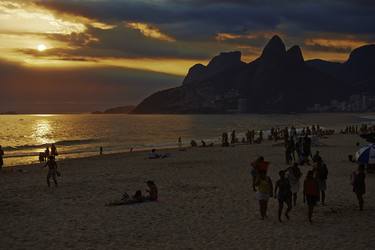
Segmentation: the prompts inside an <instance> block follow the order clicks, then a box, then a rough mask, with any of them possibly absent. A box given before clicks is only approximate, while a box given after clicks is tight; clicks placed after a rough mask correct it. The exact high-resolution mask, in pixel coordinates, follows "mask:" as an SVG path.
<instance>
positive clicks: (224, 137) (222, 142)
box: [221, 132, 229, 147]
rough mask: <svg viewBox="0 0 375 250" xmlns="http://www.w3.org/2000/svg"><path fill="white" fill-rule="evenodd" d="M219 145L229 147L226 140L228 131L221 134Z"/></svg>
mask: <svg viewBox="0 0 375 250" xmlns="http://www.w3.org/2000/svg"><path fill="white" fill-rule="evenodd" d="M221 146H222V147H229V142H228V133H226V132H224V133H223V134H222V135H221Z"/></svg>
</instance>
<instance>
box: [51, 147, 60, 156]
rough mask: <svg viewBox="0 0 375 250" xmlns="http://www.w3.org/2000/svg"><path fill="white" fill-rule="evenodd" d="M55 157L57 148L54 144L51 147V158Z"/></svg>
mask: <svg viewBox="0 0 375 250" xmlns="http://www.w3.org/2000/svg"><path fill="white" fill-rule="evenodd" d="M57 155H58V153H57V148H56V146H55V144H52V145H51V156H53V157H54V158H55V157H56V156H57Z"/></svg>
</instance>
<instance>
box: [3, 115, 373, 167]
mask: <svg viewBox="0 0 375 250" xmlns="http://www.w3.org/2000/svg"><path fill="white" fill-rule="evenodd" d="M374 119H375V115H374V114H299V115H91V114H80V115H1V116H0V145H2V147H3V149H4V151H5V158H4V162H5V166H12V165H19V164H29V163H35V162H37V160H38V158H37V155H38V154H39V152H41V151H43V150H44V149H45V148H46V147H47V146H50V144H51V143H55V144H56V146H57V148H58V151H59V154H60V155H59V159H64V158H76V157H83V156H90V155H96V154H98V152H99V147H100V146H102V147H103V148H104V153H115V152H127V151H129V148H131V147H132V148H134V150H141V149H148V148H153V147H175V146H177V138H178V137H179V136H181V137H182V138H183V142H184V144H185V145H187V144H189V142H190V140H192V139H195V140H198V141H200V140H201V139H204V140H207V141H209V142H218V141H219V139H220V136H221V134H222V133H223V132H224V131H226V132H229V131H231V130H233V129H235V130H236V131H237V132H238V133H239V134H240V135H241V133H244V132H245V131H246V130H247V129H256V130H260V129H262V130H267V129H269V128H270V127H285V126H291V125H294V126H296V127H303V126H306V125H309V124H320V125H321V126H323V127H326V128H334V129H341V128H343V126H344V124H354V123H359V122H363V121H366V122H371V121H372V120H374Z"/></svg>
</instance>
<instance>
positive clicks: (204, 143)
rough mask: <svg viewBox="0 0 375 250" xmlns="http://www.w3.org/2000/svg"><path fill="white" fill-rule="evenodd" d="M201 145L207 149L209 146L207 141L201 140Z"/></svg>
mask: <svg viewBox="0 0 375 250" xmlns="http://www.w3.org/2000/svg"><path fill="white" fill-rule="evenodd" d="M201 143H202V146H201V147H203V148H205V147H206V146H207V145H206V142H205V141H203V140H201Z"/></svg>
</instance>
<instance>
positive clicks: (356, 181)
mask: <svg viewBox="0 0 375 250" xmlns="http://www.w3.org/2000/svg"><path fill="white" fill-rule="evenodd" d="M365 179H366V174H365V166H364V165H359V166H358V171H356V172H353V174H352V185H353V192H354V193H355V194H356V196H357V199H358V204H359V210H360V211H362V210H363V204H364V201H363V195H364V194H365V193H366V183H365Z"/></svg>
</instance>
